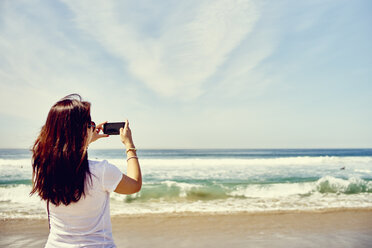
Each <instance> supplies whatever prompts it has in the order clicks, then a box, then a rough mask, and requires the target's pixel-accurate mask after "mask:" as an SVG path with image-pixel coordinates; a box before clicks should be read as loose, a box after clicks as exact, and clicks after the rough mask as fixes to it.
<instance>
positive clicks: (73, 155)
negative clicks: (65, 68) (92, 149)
mask: <svg viewBox="0 0 372 248" xmlns="http://www.w3.org/2000/svg"><path fill="white" fill-rule="evenodd" d="M103 124H105V122H104V123H101V124H99V125H97V127H96V125H95V123H94V122H92V121H91V117H90V103H89V102H86V101H82V100H81V97H80V96H79V95H77V94H72V95H68V96H66V97H64V98H63V99H61V100H60V101H58V102H57V103H56V104H54V105H53V106H52V108H51V109H50V111H49V114H48V117H47V120H46V123H45V125H44V126H43V127H42V129H41V132H40V134H39V136H38V138H37V139H36V141H35V144H34V146H33V148H32V152H33V157H32V168H33V188H32V191H31V194H34V193H37V194H38V195H39V196H40V197H41V199H43V200H45V201H46V205H47V211H48V219H49V228H50V233H49V237H48V241H47V243H46V245H45V247H115V244H114V241H113V238H112V231H111V221H110V192H112V191H114V192H116V193H119V194H133V193H136V192H138V191H139V190H140V189H141V186H142V176H141V169H140V165H139V163H138V158H137V155H136V149H135V146H134V143H133V139H132V134H131V130H130V128H129V123H128V120H127V121H126V124H125V127H124V128H121V129H120V140H121V142H122V143H123V144H124V145H125V147H126V148H127V149H126V151H123V156H124V155H126V156H127V166H128V167H127V175H125V174H122V173H121V172H120V170H119V169H118V168H117V167H115V166H114V165H112V164H110V163H108V162H107V161H106V160H104V161H92V160H88V155H87V148H88V145H89V144H90V143H92V142H94V141H96V140H98V139H100V138H104V137H108V135H106V134H101V133H100V132H101V131H102V127H103Z"/></svg>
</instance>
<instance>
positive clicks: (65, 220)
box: [45, 160, 122, 248]
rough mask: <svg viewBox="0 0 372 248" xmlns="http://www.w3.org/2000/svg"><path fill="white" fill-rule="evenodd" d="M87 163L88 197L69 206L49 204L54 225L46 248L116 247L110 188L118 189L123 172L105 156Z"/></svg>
mask: <svg viewBox="0 0 372 248" xmlns="http://www.w3.org/2000/svg"><path fill="white" fill-rule="evenodd" d="M88 163H89V169H90V172H91V174H92V177H91V178H92V180H91V183H90V185H89V184H87V187H86V190H85V197H84V196H82V197H81V199H80V200H79V201H78V202H76V203H71V204H69V205H68V206H65V205H63V204H60V205H59V206H55V205H54V204H49V214H50V226H51V228H50V233H49V237H48V241H47V243H46V245H45V247H46V248H50V247H63V248H68V247H74V248H75V247H89V248H93V247H97V248H98V247H100V248H102V247H104V248H107V247H110V248H111V247H116V246H115V244H114V240H113V238H112V229H111V220H110V192H112V191H114V190H115V189H116V187H117V185H118V184H119V182H120V180H121V178H122V173H121V171H120V170H119V169H118V168H117V167H116V166H115V165H112V164H110V163H108V162H107V161H106V160H103V161H92V160H88ZM87 181H89V180H87Z"/></svg>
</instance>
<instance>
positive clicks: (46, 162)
mask: <svg viewBox="0 0 372 248" xmlns="http://www.w3.org/2000/svg"><path fill="white" fill-rule="evenodd" d="M90 122H91V117H90V103H89V102H86V101H82V99H81V96H80V95H78V94H71V95H68V96H66V97H64V98H62V99H61V100H59V101H58V102H57V103H55V104H54V105H53V106H52V108H51V109H50V111H49V114H48V117H47V120H46V123H45V125H44V126H43V127H42V128H41V131H40V134H39V136H38V137H37V139H36V141H35V143H34V145H33V147H32V153H33V156H32V168H33V186H32V191H31V194H34V193H37V194H38V195H39V196H40V197H41V198H42V199H43V200H47V201H50V202H52V203H53V204H55V205H57V206H58V205H59V204H61V203H63V204H64V205H66V206H67V205H69V204H70V203H72V202H77V201H79V200H80V198H81V196H82V195H84V196H85V181H86V179H87V178H88V177H89V178H90V176H91V174H90V171H89V165H88V155H87V152H86V147H87V142H88V140H87V138H88V125H89V124H90Z"/></svg>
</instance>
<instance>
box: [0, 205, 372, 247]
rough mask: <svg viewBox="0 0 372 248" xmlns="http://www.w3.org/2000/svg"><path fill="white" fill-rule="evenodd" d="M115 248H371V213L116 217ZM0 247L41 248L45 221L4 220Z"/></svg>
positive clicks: (299, 212) (295, 212)
mask: <svg viewBox="0 0 372 248" xmlns="http://www.w3.org/2000/svg"><path fill="white" fill-rule="evenodd" d="M111 221H112V229H113V236H114V240H115V243H116V245H117V247H152V248H157V247H191V246H192V247H209V246H214V247H221V248H222V247H227V246H230V247H250V246H251V247H326V246H327V247H369V245H370V244H371V242H372V209H370V208H369V209H364V208H362V209H335V210H330V211H328V210H327V211H292V212H288V211H286V212H283V211H280V212H275V213H273V212H271V213H268V212H259V213H233V214H230V213H228V214H226V213H213V214H207V213H202V214H199V213H198V214H189V213H188V214H178V213H176V214H145V215H136V216H134V215H127V216H112V217H111ZM0 233H1V241H0V246H1V247H22V246H23V247H25V246H26V247H42V246H43V245H44V244H45V242H46V239H47V236H48V233H49V230H48V221H47V219H6V220H5V219H3V220H1V221H0Z"/></svg>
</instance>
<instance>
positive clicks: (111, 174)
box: [102, 160, 123, 192]
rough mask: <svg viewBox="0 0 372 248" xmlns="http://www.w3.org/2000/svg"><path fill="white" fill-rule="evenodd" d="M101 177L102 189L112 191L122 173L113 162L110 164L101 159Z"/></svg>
mask: <svg viewBox="0 0 372 248" xmlns="http://www.w3.org/2000/svg"><path fill="white" fill-rule="evenodd" d="M103 162H104V163H103V177H102V185H103V189H104V190H106V191H108V192H112V191H114V190H115V189H116V187H117V186H118V184H119V182H120V181H121V178H122V177H123V173H121V171H120V170H119V169H118V167H116V166H115V165H113V164H110V163H109V162H107V161H106V160H104V161H103Z"/></svg>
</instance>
